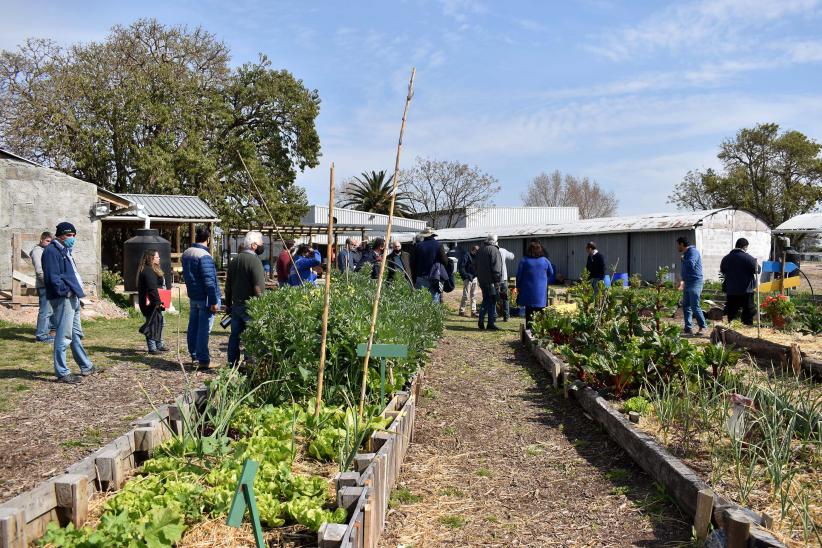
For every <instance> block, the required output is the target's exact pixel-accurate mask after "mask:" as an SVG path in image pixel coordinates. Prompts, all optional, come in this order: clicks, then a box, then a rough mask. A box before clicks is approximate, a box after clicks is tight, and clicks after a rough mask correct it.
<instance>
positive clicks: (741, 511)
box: [522, 329, 785, 548]
mask: <svg viewBox="0 0 822 548" xmlns="http://www.w3.org/2000/svg"><path fill="white" fill-rule="evenodd" d="M522 338H523V342H524V343H525V346H526V348H528V349H529V350H530V351H531V353H532V354H533V355H534V357H535V358H536V359H537V361H538V362H539V363H540V364H541V365H543V367H546V366H545V359H544V358H543V359H540V355H542V354H548V355H550V356H551V360H550V364H551V365H550V367H546V370H547V371H548V374H549V375H552V372H553V371H554V365H553V364H554V363H555V362H556V361H558V362H560V363H562V364H563V367H564V371H566V372H567V371H568V370H569V368H568V366H567V365H566V364H564V362H563V361H562V360H561V359H560V358H559V357H558V356H556V355H555V354H553V353H552V352H550V351H549V350H546V349H544V348H542V347H540V346H539V345H538V344H537V342H536V340H535V339H534V337H533V336H532V335H531V333H530V332H529V331H526V330H524V329H523V331H522ZM563 367H560V369H561V370H563ZM569 388H570V390H569V391H570V394H571V395H572V397H573V399H574V401H576V402H577V403H578V404H579V405H580V407H582V409H583V410H584V411H585V412H586V413H587V414H588V415H589V416H590V417H591V418H592V420H594V421H595V422H596V423H597V424H599V425H600V426H601V427H602V428H603V429H604V430H605V431H606V432H607V433H608V435H609V436H611V439H613V440H614V441H615V442H616V443H617V444H618V445H619V446H620V447H621V448H622V449H623V450H624V451H625V452H626V453H628V455H629V456H630V457H631V458H632V459H633V460H634V462H636V463H637V464H638V465H639V466H640V468H642V469H643V470H644V471H645V472H646V473H647V474H648V475H649V476H651V477H652V478H653V479H654V480H655V481H657V482H658V483H660V484H661V485H663V486H664V487H665V489H666V490H667V491H668V492H669V493H670V494H671V495H672V497H673V499H674V500H675V501H676V503H677V505H678V506H679V507H680V508H681V509H682V510H683V511H684V512H686V513H687V514H688V515H689V516H691V517H692V518H694V517H696V516H697V515H698V513H699V512H698V509H699V510H700V511H701V508H700V505H699V504H698V500H699V496H700V495H699V493H706V492H707V491H710V488H709V486H708V484H707V483H706V482H705V481H703V480H702V478H700V477H699V475H698V474H697V473H696V472H694V471H693V470H692V469H691V468H690V467H688V466H687V465H686V464H685V463H683V462H682V461H681V460H679V459H678V458H676V457H674V456H673V455H671V454H670V453H669V452H668V451H667V450H666V449H665V448H664V447H662V445H660V444H659V443H658V442H657V441H656V440H655V439H654V438H653V436H651V435H650V434H647V433H646V432H643V431H642V430H640V429H639V428H637V427H635V426H634V425H633V424H632V423H631V422H629V421H628V420H627V419H626V418H625V417H624V416H623V415H622V414H621V413H619V412H618V411H617V410H616V409H614V408H613V407H612V406H611V404H610V403H608V401H607V400H606V399H605V398H603V397H602V396H601V395H600V394H599V393H598V392H596V391H595V390H593V389H591V388H590V387H588V386H586V385H585V384H583V383H581V382H579V381H577V382H575V383H574V385H573V386H570V387H569ZM712 497H713V504H712V506H713V509H712V511H711V517H712V521H713V523H714V525H716V526H717V527H720V528H724V529H726V530H727V529H728V527H729V526H730V525H731V524H732V523H733V524H736V523H739V522H746V523H749V524H750V530H749V532H748V533H747V535H748V545H749V546H752V547H756V548H766V547H770V548H785V545H784V544H782V543H781V542H780V541H779V540H777V539H776V538H775V537H774V536H773V535H772V534H771V533H770V532H768V531H767V530H765V529H763V528H762V527H761V526H762V525H764V524H765V523H766V522H767V521H768V519H767V517H763V516H760V515H759V514H757V513H756V512H754V511H753V510H750V509H748V508H743V507H740V506H738V505H736V504H734V503H732V502H730V501H728V500H727V499H725V498H723V497H720V496H719V495H717V494H715V493H712Z"/></svg>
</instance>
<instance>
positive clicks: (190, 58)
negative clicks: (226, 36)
mask: <svg viewBox="0 0 822 548" xmlns="http://www.w3.org/2000/svg"><path fill="white" fill-rule="evenodd" d="M228 62H229V52H228V49H227V48H226V46H225V45H224V44H223V43H222V42H220V41H218V40H217V39H216V38H215V37H214V35H212V34H210V33H208V32H206V31H204V30H203V29H201V28H196V29H193V30H191V29H188V28H186V27H167V26H164V25H162V24H160V23H158V22H157V21H155V20H150V19H141V20H138V21H136V22H135V23H133V24H132V25H130V26H128V27H121V26H116V27H114V28H113V29H112V31H111V33H110V34H109V36H108V37H107V38H106V40H105V41H103V42H101V43H95V42H92V43H88V44H76V45H73V46H71V47H69V48H65V49H64V48H61V47H59V46H58V45H56V44H55V43H54V42H51V41H49V40H38V39H30V40H28V41H27V42H26V43H25V44H24V45H22V46H20V47H19V49H18V50H17V51H14V52H12V51H3V52H1V53H0V145H2V146H3V147H5V148H8V149H10V150H12V151H14V152H16V153H17V154H20V155H22V156H26V157H30V158H32V159H34V160H37V161H39V162H41V163H43V164H45V165H48V166H51V167H54V168H56V169H60V170H62V171H65V172H67V173H70V174H72V175H74V176H77V177H79V178H81V179H85V180H88V181H91V182H94V183H96V184H97V185H99V186H101V187H102V188H105V189H108V190H111V191H114V192H132V193H161V194H172V193H174V194H177V193H179V194H195V195H199V196H201V197H202V198H204V199H206V200H207V201H208V202H209V203H210V204H211V205H212V206H213V207H214V208H215V209H216V210H217V211H218V213H219V214H220V216H221V218H222V219H223V224H224V225H226V226H247V225H248V224H249V223H251V224H262V223H265V222H267V219H266V218H265V217H264V216H262V215H261V211H259V203H258V199H257V195H256V193H255V192H254V190H253V187H252V186H251V185H250V181H249V180H248V177H247V175H246V174H245V171H244V170H243V167H242V164H241V162H240V159H239V154H242V155H243V158H244V159H245V161H246V164H247V165H248V169H249V171H250V172H251V173H252V175H253V176H254V179H255V181H256V183H257V185H258V186H259V187H260V190H261V191H262V194H263V195H264V198H265V200H266V202H267V203H268V205H269V207H270V209H271V210H272V212H273V213H274V215H275V217H277V220H278V221H279V222H281V223H285V222H292V221H296V220H297V219H298V218H299V216H300V215H301V214H302V212H303V211H304V208H305V205H306V198H305V194H304V191H303V190H302V189H301V188H299V187H297V186H296V185H295V184H294V181H295V178H296V174H297V170H303V169H305V168H306V167H314V166H316V165H317V163H318V157H319V153H320V152H319V151H320V144H319V137H318V135H317V132H316V129H315V127H314V120H315V119H316V117H317V114H318V113H319V103H320V101H319V97H318V94H317V92H316V91H310V90H308V89H306V88H305V87H304V86H303V84H302V82H301V81H299V80H297V79H296V78H294V76H292V75H291V74H290V73H288V72H287V71H276V70H272V69H271V68H270V65H271V64H270V62H269V61H268V59H266V58H265V56H262V55H261V56H260V59H259V60H258V61H257V62H256V63H248V64H245V65H242V66H241V67H239V68H237V69H235V70H231V69H230V68H229V65H228Z"/></svg>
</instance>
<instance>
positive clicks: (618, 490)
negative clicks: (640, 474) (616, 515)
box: [611, 485, 631, 496]
mask: <svg viewBox="0 0 822 548" xmlns="http://www.w3.org/2000/svg"><path fill="white" fill-rule="evenodd" d="M630 492H631V488H630V487H628V486H627V485H618V486H617V487H614V488H613V489H611V494H612V495H615V496H618V495H624V496H628V493H630Z"/></svg>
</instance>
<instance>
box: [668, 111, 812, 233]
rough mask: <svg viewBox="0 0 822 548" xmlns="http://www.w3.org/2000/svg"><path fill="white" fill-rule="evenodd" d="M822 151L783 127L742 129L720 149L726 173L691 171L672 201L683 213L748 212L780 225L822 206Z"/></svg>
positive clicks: (676, 190) (808, 140) (760, 126)
mask: <svg viewBox="0 0 822 548" xmlns="http://www.w3.org/2000/svg"><path fill="white" fill-rule="evenodd" d="M821 150H822V146H820V145H819V144H818V143H816V142H815V141H814V140H812V139H809V138H808V137H806V136H805V135H803V134H802V133H800V132H798V131H785V132H783V133H780V132H779V125H777V124H760V125H757V126H756V127H754V128H753V129H748V128H745V129H741V130H739V132H738V133H737V134H736V137H734V138H733V139H728V140H726V141H724V142H723V143H722V144H721V145H720V147H719V154H718V155H717V156H718V158H719V159H720V161H721V162H722V171H721V172H719V173H718V172H716V171H714V170H712V169H708V170H706V171H699V170H694V171H689V172H688V173H687V174H686V175H685V178H684V179H683V180H682V182H680V183H679V184H678V185H677V186H676V187H675V188H674V191H673V193H672V194H671V195H670V197H669V201H670V202H671V203H673V204H676V205H677V206H678V207H679V208H680V209H694V210H696V209H712V208H717V207H739V208H744V209H748V210H750V211H752V212H753V213H756V214H757V215H759V216H760V217H762V218H763V219H764V220H765V221H767V222H768V224H770V225H771V226H776V225H779V224H781V223H783V222H784V221H786V220H788V219H790V218H791V217H794V216H796V215H799V214H801V213H807V212H809V211H812V210H814V209H815V208H817V207H818V206H819V205H820V203H821V202H822V157H820V151H821Z"/></svg>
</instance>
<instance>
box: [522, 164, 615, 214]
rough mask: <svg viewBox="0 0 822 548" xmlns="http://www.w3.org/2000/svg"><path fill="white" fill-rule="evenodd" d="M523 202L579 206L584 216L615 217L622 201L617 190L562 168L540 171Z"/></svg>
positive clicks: (524, 195)
mask: <svg viewBox="0 0 822 548" xmlns="http://www.w3.org/2000/svg"><path fill="white" fill-rule="evenodd" d="M522 202H523V204H524V205H526V206H537V207H540V206H541V207H562V206H575V207H577V208H578V209H579V216H580V218H582V219H591V218H594V217H611V216H613V215H615V214H616V212H617V206H618V205H619V200H617V197H616V195H615V194H614V193H613V192H606V191H604V190H603V189H602V187H600V186H599V183H597V182H596V181H592V180H590V179H589V178H588V177H583V178H581V179H579V178H577V177H574V176H573V175H568V174H566V175H565V176H564V177H563V175H562V173H560V172H559V170H555V171H554V172H552V173H550V174H548V173H545V172H543V173H540V174H539V175H537V176H536V177H534V179H533V180H532V181H531V183H530V184H529V185H528V189H527V190H526V191H525V194H523V195H522Z"/></svg>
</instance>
